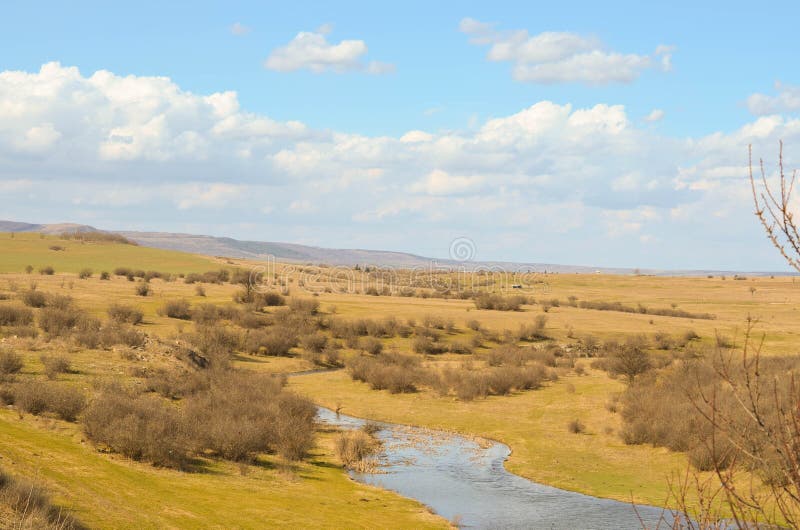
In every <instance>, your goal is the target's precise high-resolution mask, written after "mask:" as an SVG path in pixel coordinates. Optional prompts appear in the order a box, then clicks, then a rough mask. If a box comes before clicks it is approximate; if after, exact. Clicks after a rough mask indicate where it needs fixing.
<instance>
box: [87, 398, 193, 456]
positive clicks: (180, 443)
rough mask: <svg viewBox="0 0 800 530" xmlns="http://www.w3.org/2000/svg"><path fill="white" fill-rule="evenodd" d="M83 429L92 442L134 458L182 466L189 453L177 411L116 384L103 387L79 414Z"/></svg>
mask: <svg viewBox="0 0 800 530" xmlns="http://www.w3.org/2000/svg"><path fill="white" fill-rule="evenodd" d="M82 423H83V430H84V432H85V433H86V436H87V437H88V438H89V439H90V440H92V441H93V442H95V443H96V444H100V445H103V446H105V447H107V448H109V449H110V450H112V451H114V452H116V453H120V454H122V455H124V456H127V457H128V458H132V459H134V460H145V461H148V462H152V463H153V464H155V465H158V466H167V467H175V468H179V469H185V468H188V467H189V464H190V458H191V455H192V445H191V444H190V440H191V438H190V437H189V436H188V435H187V432H186V431H187V429H186V426H185V422H184V421H183V419H182V418H181V414H180V410H179V409H178V408H176V407H173V406H171V405H170V404H168V403H166V402H165V401H164V400H163V399H161V398H158V397H156V396H152V395H139V394H136V393H135V392H132V391H131V390H129V389H126V388H124V387H122V386H120V385H113V386H110V387H107V388H104V389H102V390H101V391H100V393H99V394H98V395H97V396H95V398H94V399H93V400H92V401H91V402H90V404H89V406H88V407H87V408H86V410H85V411H84V414H83V420H82Z"/></svg>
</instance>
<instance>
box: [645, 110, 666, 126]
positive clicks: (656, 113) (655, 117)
mask: <svg viewBox="0 0 800 530" xmlns="http://www.w3.org/2000/svg"><path fill="white" fill-rule="evenodd" d="M662 119H664V111H663V110H661V109H653V110H652V111H650V114H648V115H647V116H645V117H644V121H646V122H649V123H655V122H657V121H661V120H662Z"/></svg>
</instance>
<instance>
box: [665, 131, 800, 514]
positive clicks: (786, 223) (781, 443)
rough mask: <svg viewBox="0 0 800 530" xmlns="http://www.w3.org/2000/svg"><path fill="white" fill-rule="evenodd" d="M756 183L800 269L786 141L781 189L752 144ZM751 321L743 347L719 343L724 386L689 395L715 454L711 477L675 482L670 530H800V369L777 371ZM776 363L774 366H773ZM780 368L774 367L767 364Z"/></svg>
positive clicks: (781, 244) (777, 241)
mask: <svg viewBox="0 0 800 530" xmlns="http://www.w3.org/2000/svg"><path fill="white" fill-rule="evenodd" d="M749 154H750V184H751V188H752V192H753V202H754V204H755V215H756V216H757V217H758V219H759V221H760V222H761V224H762V226H763V227H764V230H765V231H766V234H767V237H768V238H769V240H770V241H771V242H772V244H773V245H774V246H775V247H776V248H777V249H778V251H779V252H780V253H781V255H782V256H783V257H784V259H785V260H786V262H787V263H788V264H789V265H790V266H791V267H793V268H794V269H795V270H797V271H799V272H800V230H798V226H797V224H796V223H795V221H794V212H792V209H791V202H792V192H793V191H794V184H795V180H796V177H797V173H796V171H793V172H792V174H791V176H790V177H787V175H786V172H785V169H784V161H783V142H781V144H780V154H779V159H778V170H779V171H778V175H777V177H778V179H779V180H778V182H777V187H776V186H775V185H771V184H770V181H769V179H768V177H767V172H766V170H765V169H764V162H763V160H759V166H758V167H759V168H760V177H756V176H754V173H753V162H752V147H750V149H749ZM756 325H757V322H756V321H755V320H754V319H751V318H749V317H748V319H747V326H746V328H745V332H744V341H743V344H742V346H741V348H739V349H738V350H734V348H726V347H724V346H723V345H718V346H717V349H716V352H715V357H714V359H713V366H714V373H715V376H716V378H717V379H718V381H717V384H714V385H712V386H710V389H709V387H708V386H706V387H705V390H704V389H703V385H702V384H700V383H701V382H700V381H698V384H697V385H695V391H694V392H693V394H692V395H690V396H689V399H690V400H691V402H692V404H693V405H694V408H695V409H696V410H697V412H698V413H699V414H700V416H701V417H702V418H703V419H704V420H705V421H706V422H707V424H708V425H709V426H710V427H711V435H710V436H709V437H706V438H704V439H703V443H704V444H705V445H706V448H707V449H708V452H709V454H712V455H721V456H720V457H717V456H715V457H714V459H713V460H714V461H713V466H712V470H711V474H701V473H698V472H695V471H691V470H690V469H688V468H687V471H686V473H685V475H682V476H678V477H673V478H672V479H671V480H670V490H671V497H670V499H669V501H668V504H671V505H673V506H676V507H677V508H676V509H675V510H670V512H671V517H664V518H663V520H662V525H663V526H666V527H670V528H676V529H677V528H681V529H682V528H689V529H707V528H714V529H716V528H726V529H727V528H740V529H744V528H785V527H790V528H800V385H798V382H797V381H796V374H795V368H796V364H794V365H791V364H788V363H787V364H786V365H785V366H782V365H780V363H778V366H775V361H776V359H774V358H769V359H766V358H764V359H762V348H763V336H762V337H761V338H757V337H756V336H755V327H756ZM767 361H770V362H771V363H768V362H767ZM768 364H772V366H767V365H768Z"/></svg>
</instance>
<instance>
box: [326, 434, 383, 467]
mask: <svg viewBox="0 0 800 530" xmlns="http://www.w3.org/2000/svg"><path fill="white" fill-rule="evenodd" d="M379 448H380V444H379V443H378V442H377V440H375V438H373V437H372V436H370V435H369V434H368V433H367V432H364V431H363V430H353V431H347V432H343V433H341V434H340V435H339V436H337V437H336V441H335V445H334V451H335V452H336V456H337V457H338V458H339V460H340V461H341V462H342V465H343V466H344V467H346V468H347V469H352V470H354V471H360V472H364V471H369V470H370V468H371V467H373V466H374V463H373V462H371V461H370V460H371V459H370V457H372V456H374V455H375V453H376V452H377V451H378V449H379Z"/></svg>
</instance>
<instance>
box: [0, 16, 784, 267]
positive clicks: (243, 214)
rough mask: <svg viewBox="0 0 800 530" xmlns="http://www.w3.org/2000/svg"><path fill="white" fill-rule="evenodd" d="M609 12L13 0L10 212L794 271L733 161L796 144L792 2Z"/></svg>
mask: <svg viewBox="0 0 800 530" xmlns="http://www.w3.org/2000/svg"><path fill="white" fill-rule="evenodd" d="M606 4H607V3H606ZM606 4H601V3H597V2H558V3H541V4H540V5H532V4H531V3H529V2H491V3H486V2H459V3H443V2H403V3H397V4H394V5H391V6H387V5H381V4H380V3H374V2H369V3H368V2H336V3H303V2H293V3H291V4H285V3H264V2H225V3H199V2H193V3H180V2H163V1H162V2H137V3H135V4H125V5H114V6H113V7H109V4H108V3H102V2H74V3H70V4H67V3H56V2H52V3H50V2H26V3H17V4H16V5H5V6H3V7H2V16H1V17H0V50H3V51H2V52H0V72H2V73H0V122H2V124H0V190H2V192H3V193H4V195H6V196H7V197H8V198H9V200H8V201H7V205H6V206H5V208H6V209H7V213H5V214H3V215H2V217H7V218H14V219H19V220H28V221H36V222H56V221H65V220H68V221H76V222H87V223H90V224H95V225H97V226H100V227H105V228H119V229H149V230H155V229H158V230H165V231H192V232H202V233H212V234H215V235H229V236H233V237H240V238H250V239H262V240H283V241H295V242H301V243H310V244H316V245H321V246H337V247H366V248H383V249H391V250H404V251H411V252H416V253H421V254H426V255H433V256H439V257H446V255H447V249H448V248H449V245H448V243H449V241H451V240H452V239H454V238H455V237H461V236H466V237H470V238H472V239H474V240H475V242H476V246H477V248H478V249H479V252H478V258H479V259H507V260H517V261H549V262H561V263H573V264H595V265H610V266H630V267H637V266H639V267H660V268H726V269H728V268H730V269H734V268H737V269H782V268H784V267H783V265H782V262H781V261H780V259H779V258H778V257H777V256H776V255H775V252H773V251H772V250H771V249H770V247H769V246H768V245H767V244H766V242H765V240H764V238H763V236H762V235H761V233H760V229H759V227H758V226H757V225H756V222H755V219H754V218H753V217H752V215H751V211H752V206H751V205H750V204H749V203H748V202H747V192H748V188H747V182H746V178H745V177H746V173H744V172H743V169H744V168H745V166H746V162H747V160H746V146H747V144H748V143H754V145H755V147H756V150H757V154H758V155H762V156H764V157H765V158H766V159H767V160H768V161H770V162H771V161H773V160H774V158H775V154H776V150H777V140H778V139H779V138H783V139H784V141H785V142H786V145H787V153H788V154H787V157H788V160H789V162H791V161H792V155H791V152H792V149H793V148H794V151H795V152H797V151H800V125H798V124H797V112H798V110H799V109H800V91H798V89H797V88H796V87H797V86H798V85H800V72H798V70H797V69H796V68H794V66H795V65H796V56H797V44H795V41H796V38H795V37H794V35H795V31H796V30H795V28H794V27H793V24H794V22H795V21H796V20H797V15H798V14H800V13H798V12H800V7H798V6H797V4H796V3H789V2H786V3H772V4H771V5H770V6H767V7H755V6H753V5H752V4H749V3H744V2H741V3H731V2H714V3H711V2H708V3H705V4H704V5H703V6H697V5H693V4H694V3H691V2H670V3H661V4H658V5H646V4H645V3H641V2H614V3H613V5H606ZM301 32H305V34H304V35H305V36H304V37H302V38H300V37H299V34H300V33H301ZM343 41H344V42H343ZM340 45H341V46H340ZM309 46H310V47H309ZM315 53H316V54H318V55H317V56H316V59H314V58H313V57H312V58H309V56H308V54H311V55H314V54H315ZM304 54H306V55H304ZM319 54H322V55H319ZM320 57H323V58H322V59H320ZM315 61H317V62H315ZM319 61H322V62H319ZM53 63H57V64H53ZM43 65H51V66H50V67H49V68H43ZM98 71H102V72H106V73H107V76H106V77H103V76H100V77H97V76H95V72H98ZM104 75H106V74H104ZM154 78H162V79H161V81H154ZM65 79H66V80H67V81H65ZM125 80H127V81H125ZM777 82H779V83H780V85H779V86H776V83H777ZM226 92H235V96H233V98H234V100H235V104H227V103H226V105H223V106H222V107H220V106H214V104H212V103H210V101H211V100H210V99H209V96H211V95H212V94H221V93H226ZM142 94H145V95H144V96H143V95H142ZM754 94H761V96H756V97H754V96H753V95H754ZM226 101H228V103H230V101H229V100H226ZM143 102H145V103H143ZM4 105H5V106H4ZM223 107H224V108H223ZM4 113H5V114H4ZM265 120H266V121H265ZM267 122H268V123H267ZM410 131H417V132H416V133H414V134H411V135H410V136H409V134H410ZM768 169H770V170H771V169H772V167H771V166H770V168H768Z"/></svg>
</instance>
